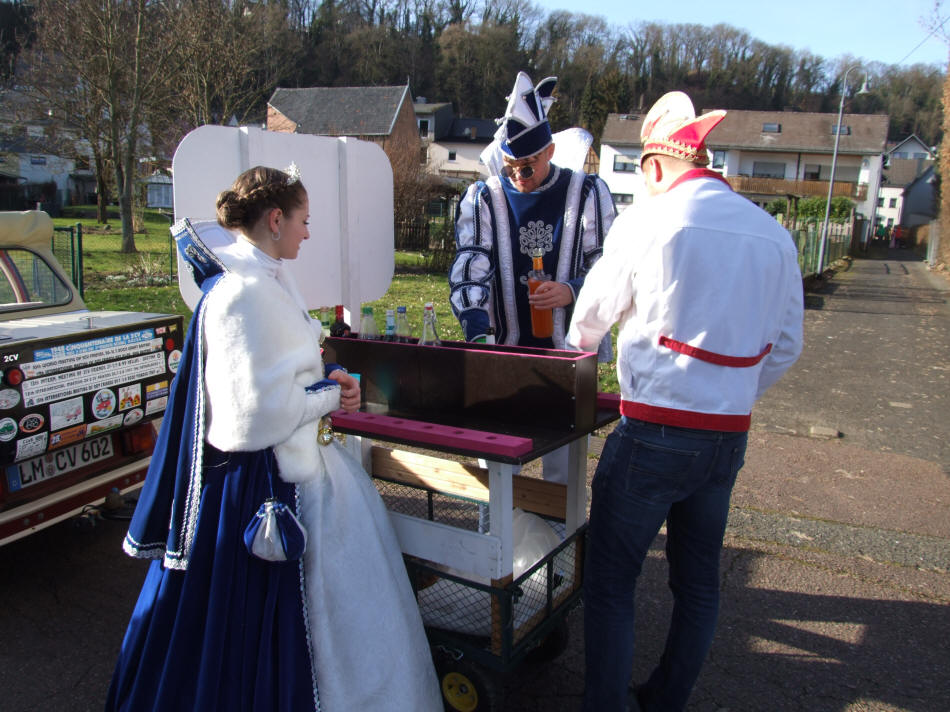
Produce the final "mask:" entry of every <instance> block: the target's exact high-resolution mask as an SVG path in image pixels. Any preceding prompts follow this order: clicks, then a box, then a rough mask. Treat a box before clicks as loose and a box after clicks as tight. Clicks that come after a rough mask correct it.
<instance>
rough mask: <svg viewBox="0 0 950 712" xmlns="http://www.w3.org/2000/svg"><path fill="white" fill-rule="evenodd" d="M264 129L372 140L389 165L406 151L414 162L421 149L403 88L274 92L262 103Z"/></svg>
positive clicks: (332, 88) (349, 88)
mask: <svg viewBox="0 0 950 712" xmlns="http://www.w3.org/2000/svg"><path fill="white" fill-rule="evenodd" d="M266 127H267V129H268V130H270V131H284V132H289V133H308V134H316V135H319V136H352V137H354V138H358V139H362V140H365V141H372V142H374V143H376V144H378V145H379V146H380V147H381V148H382V149H383V150H384V151H385V152H386V155H388V156H389V159H390V161H394V157H395V156H396V155H397V154H403V153H405V152H411V153H412V156H413V160H416V159H415V157H416V156H418V155H419V152H420V148H421V141H420V139H419V128H418V125H417V123H416V115H415V112H414V111H413V108H412V100H411V97H410V94H409V85H408V84H406V85H404V86H388V87H309V88H306V89H283V88H278V89H276V90H275V91H274V93H273V94H272V95H271V98H270V100H269V101H268V102H267V124H266ZM394 162H395V161H394Z"/></svg>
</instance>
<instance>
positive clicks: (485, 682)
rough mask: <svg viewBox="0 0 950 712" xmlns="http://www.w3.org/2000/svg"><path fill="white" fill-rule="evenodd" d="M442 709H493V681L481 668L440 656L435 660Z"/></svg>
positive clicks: (457, 711)
mask: <svg viewBox="0 0 950 712" xmlns="http://www.w3.org/2000/svg"><path fill="white" fill-rule="evenodd" d="M435 669H436V673H437V674H438V676H439V686H440V687H441V688H442V702H443V704H444V705H445V712H494V710H495V700H496V697H497V693H496V688H495V683H494V680H493V679H492V678H491V676H490V675H489V674H488V673H487V672H486V671H484V670H481V669H480V668H478V667H476V666H475V665H473V664H472V663H470V662H468V661H467V660H464V659H462V658H460V659H458V660H456V659H454V658H453V657H452V656H451V655H445V654H443V655H440V656H438V660H437V662H436V667H435Z"/></svg>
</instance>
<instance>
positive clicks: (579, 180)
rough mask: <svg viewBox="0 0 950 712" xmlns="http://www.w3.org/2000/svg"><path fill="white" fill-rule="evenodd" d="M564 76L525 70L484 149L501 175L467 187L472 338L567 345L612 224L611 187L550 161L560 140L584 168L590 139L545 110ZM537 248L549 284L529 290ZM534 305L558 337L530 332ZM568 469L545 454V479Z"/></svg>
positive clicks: (460, 290)
mask: <svg viewBox="0 0 950 712" xmlns="http://www.w3.org/2000/svg"><path fill="white" fill-rule="evenodd" d="M556 83H557V78H556V77H547V78H546V79H544V80H542V81H541V82H539V83H538V84H537V86H534V85H533V84H532V83H531V79H530V78H529V77H528V75H527V74H525V73H524V72H519V73H518V76H517V78H516V80H515V86H514V88H513V89H512V92H511V94H510V95H509V97H508V106H507V109H506V110H505V116H504V117H503V118H501V119H499V129H498V132H497V133H496V134H495V141H494V142H493V143H492V145H491V146H489V148H488V149H486V151H485V152H484V153H483V154H482V160H483V161H484V162H485V163H487V164H488V165H489V167H490V168H491V170H492V173H493V175H492V176H491V177H490V178H488V179H487V180H485V181H476V182H475V183H473V184H472V185H471V186H469V188H468V190H467V191H466V193H465V196H464V197H463V198H462V200H461V202H460V204H459V210H458V216H457V218H456V223H455V241H456V246H457V254H456V258H455V261H454V262H453V264H452V267H451V269H450V271H449V287H450V290H451V292H450V300H451V304H452V311H453V312H454V313H455V316H456V317H457V318H458V320H459V322H460V323H461V325H462V330H463V332H464V334H465V339H466V341H483V340H484V337H485V334H486V332H487V329H488V327H492V328H493V329H494V331H495V338H496V341H497V342H498V343H500V344H514V345H519V346H535V347H539V348H548V349H550V348H558V349H563V348H565V342H564V336H565V332H566V331H567V325H568V323H570V319H571V309H572V306H573V304H574V299H575V298H576V296H577V292H578V291H579V290H580V288H581V286H582V285H583V284H584V280H585V278H586V275H587V273H588V270H589V269H590V268H591V266H592V265H593V264H594V262H596V261H597V259H598V258H599V257H600V254H601V251H602V247H603V242H604V236H605V235H606V234H607V231H608V230H609V229H610V225H611V224H612V223H613V219H614V215H615V210H614V206H613V199H612V197H611V195H610V190H609V189H608V188H607V186H606V184H605V183H604V182H603V181H602V180H601V179H600V178H599V177H598V176H596V175H588V174H586V173H584V172H583V171H582V170H572V169H571V168H568V167H565V166H559V165H557V164H555V163H553V162H552V158H553V157H554V155H555V144H558V156H559V157H560V156H562V155H563V156H565V157H566V156H567V155H568V154H572V155H573V156H574V157H575V159H574V160H575V161H576V163H575V165H576V167H577V168H578V169H579V168H580V166H582V165H583V160H584V158H585V157H586V154H587V149H588V148H589V146H590V143H591V141H592V138H591V137H590V134H588V133H587V132H585V131H583V130H581V129H568V130H567V131H563V132H560V133H559V134H557V135H552V133H551V126H550V124H549V123H548V118H547V112H548V109H549V108H550V106H551V104H552V103H553V102H554V97H553V96H552V93H553V91H554V86H555V84H556ZM577 159H579V160H577ZM559 160H560V158H559ZM532 252H534V253H535V254H540V255H541V256H542V260H543V266H544V273H545V274H544V277H545V278H546V280H547V281H545V282H543V283H542V284H541V286H539V287H538V288H537V291H536V292H535V293H534V294H531V295H530V296H529V293H528V286H527V281H528V273H529V272H530V271H531V270H532V268H533V264H532ZM531 307H535V308H538V309H553V323H554V328H553V335H552V336H545V337H536V336H534V335H532V332H531V316H530V310H531ZM607 343H608V345H609V341H608V342H607ZM597 346H598V345H597V344H595V345H594V350H595V351H596V350H597ZM566 476H567V458H566V452H560V453H555V454H553V455H552V456H546V458H545V460H544V477H545V479H548V480H552V481H557V482H562V483H563V482H565V481H566Z"/></svg>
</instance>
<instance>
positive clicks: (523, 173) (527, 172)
mask: <svg viewBox="0 0 950 712" xmlns="http://www.w3.org/2000/svg"><path fill="white" fill-rule="evenodd" d="M501 172H502V173H503V174H504V176H505V178H513V177H514V174H515V173H517V174H518V175H519V176H520V177H521V180H527V179H528V178H530V177H531V176H533V175H534V166H532V165H525V166H510V165H508V164H507V163H506V164H505V166H504V167H503V168H502V169H501Z"/></svg>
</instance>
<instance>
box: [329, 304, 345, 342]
mask: <svg viewBox="0 0 950 712" xmlns="http://www.w3.org/2000/svg"><path fill="white" fill-rule="evenodd" d="M349 335H350V325H349V324H347V323H346V322H345V321H344V320H343V305H342V304H337V305H336V320H335V321H334V322H333V323H332V324H330V336H349Z"/></svg>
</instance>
